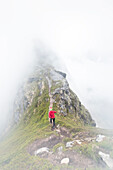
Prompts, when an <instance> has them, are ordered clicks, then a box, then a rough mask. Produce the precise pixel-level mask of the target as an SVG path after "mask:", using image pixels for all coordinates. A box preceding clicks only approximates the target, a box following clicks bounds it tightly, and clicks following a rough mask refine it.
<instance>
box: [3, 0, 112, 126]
mask: <svg viewBox="0 0 113 170" xmlns="http://www.w3.org/2000/svg"><path fill="white" fill-rule="evenodd" d="M41 43H42V44H45V46H44V48H46V49H50V50H51V51H53V52H54V53H55V54H56V55H57V56H58V57H59V58H60V59H62V61H63V63H64V65H66V67H67V75H68V77H67V78H68V80H69V82H70V86H71V87H72V89H73V90H74V91H75V93H77V95H78V97H79V98H80V100H81V101H82V103H83V104H84V105H85V106H86V107H87V108H88V110H89V111H90V112H91V113H92V115H93V117H94V118H95V119H96V121H97V123H98V124H99V125H100V126H103V127H108V128H113V113H112V110H113V104H112V102H113V79H112V72H113V68H112V66H113V47H112V46H113V1H112V0H85V1H84V0H79V1H78V0H40V1H39V0H19V1H17V0H4V1H0V97H1V99H0V121H1V122H3V120H5V119H6V116H7V114H6V112H7V111H6V110H7V109H8V107H9V105H8V103H9V101H11V100H12V99H11V96H12V98H13V95H14V93H15V90H14V89H16V87H17V85H18V83H19V82H20V81H21V78H22V77H23V76H24V74H25V70H26V69H29V66H30V64H31V62H33V59H34V46H38V45H40V44H41ZM44 50H45V49H44Z"/></svg>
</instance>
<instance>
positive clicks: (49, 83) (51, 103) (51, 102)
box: [46, 77, 53, 111]
mask: <svg viewBox="0 0 113 170" xmlns="http://www.w3.org/2000/svg"><path fill="white" fill-rule="evenodd" d="M46 79H47V81H48V85H49V97H50V105H49V111H50V108H51V107H53V98H52V95H51V81H50V80H49V78H48V77H46Z"/></svg>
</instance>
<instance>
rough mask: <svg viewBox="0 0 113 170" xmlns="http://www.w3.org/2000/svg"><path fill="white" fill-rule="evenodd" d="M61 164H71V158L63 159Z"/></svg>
mask: <svg viewBox="0 0 113 170" xmlns="http://www.w3.org/2000/svg"><path fill="white" fill-rule="evenodd" d="M61 164H67V165H68V164H69V158H64V159H62V160H61Z"/></svg>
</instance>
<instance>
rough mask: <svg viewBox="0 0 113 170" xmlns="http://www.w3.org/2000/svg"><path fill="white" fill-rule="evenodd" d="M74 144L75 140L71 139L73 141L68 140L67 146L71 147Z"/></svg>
mask: <svg viewBox="0 0 113 170" xmlns="http://www.w3.org/2000/svg"><path fill="white" fill-rule="evenodd" d="M73 144H74V141H71V142H67V143H66V148H71V147H72V146H73Z"/></svg>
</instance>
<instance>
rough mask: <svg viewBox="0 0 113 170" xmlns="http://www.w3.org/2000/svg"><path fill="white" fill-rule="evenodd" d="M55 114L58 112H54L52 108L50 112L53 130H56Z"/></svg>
mask: <svg viewBox="0 0 113 170" xmlns="http://www.w3.org/2000/svg"><path fill="white" fill-rule="evenodd" d="M55 113H56V111H54V110H52V108H50V111H49V121H50V123H51V124H52V128H53V129H54V128H55Z"/></svg>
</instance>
